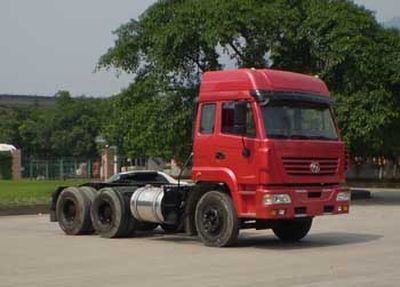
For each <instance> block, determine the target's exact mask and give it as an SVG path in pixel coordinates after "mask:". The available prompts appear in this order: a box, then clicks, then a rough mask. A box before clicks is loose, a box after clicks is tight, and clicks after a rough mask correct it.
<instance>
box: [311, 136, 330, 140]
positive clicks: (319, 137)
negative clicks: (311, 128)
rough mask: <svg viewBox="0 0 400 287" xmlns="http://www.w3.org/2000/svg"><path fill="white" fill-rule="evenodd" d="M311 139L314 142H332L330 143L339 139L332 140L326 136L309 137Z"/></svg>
mask: <svg viewBox="0 0 400 287" xmlns="http://www.w3.org/2000/svg"><path fill="white" fill-rule="evenodd" d="M309 138H310V139H313V140H330V141H334V140H337V138H331V137H326V136H309Z"/></svg>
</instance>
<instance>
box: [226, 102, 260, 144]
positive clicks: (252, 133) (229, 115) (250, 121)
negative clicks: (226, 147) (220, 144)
mask: <svg viewBox="0 0 400 287" xmlns="http://www.w3.org/2000/svg"><path fill="white" fill-rule="evenodd" d="M237 104H238V102H227V103H224V104H222V126H221V131H222V133H225V134H233V135H242V134H241V132H240V131H239V130H238V129H237V127H236V125H235V118H236V116H237V115H235V105H237ZM246 105H247V108H246V111H245V112H246V115H245V118H246V132H245V134H244V136H247V137H251V138H254V137H256V125H255V122H254V117H253V111H252V109H251V105H250V103H247V104H246Z"/></svg>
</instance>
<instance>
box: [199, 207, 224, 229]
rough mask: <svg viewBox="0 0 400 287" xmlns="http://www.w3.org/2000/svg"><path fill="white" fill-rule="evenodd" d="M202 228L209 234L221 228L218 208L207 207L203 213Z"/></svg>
mask: <svg viewBox="0 0 400 287" xmlns="http://www.w3.org/2000/svg"><path fill="white" fill-rule="evenodd" d="M203 225H204V230H205V231H206V232H207V233H209V234H215V233H217V232H218V231H219V230H220V228H221V218H220V213H219V212H218V209H216V208H212V207H210V208H207V209H206V210H205V212H204V214H203Z"/></svg>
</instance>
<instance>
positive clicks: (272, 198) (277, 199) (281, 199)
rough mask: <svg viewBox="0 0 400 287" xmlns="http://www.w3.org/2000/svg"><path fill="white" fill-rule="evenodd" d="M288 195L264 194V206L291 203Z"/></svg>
mask: <svg viewBox="0 0 400 287" xmlns="http://www.w3.org/2000/svg"><path fill="white" fill-rule="evenodd" d="M291 202H292V200H291V199H290V196H289V194H266V195H264V197H263V203H264V205H271V204H288V203H291Z"/></svg>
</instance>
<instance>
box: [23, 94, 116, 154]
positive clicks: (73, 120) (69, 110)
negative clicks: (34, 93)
mask: <svg viewBox="0 0 400 287" xmlns="http://www.w3.org/2000/svg"><path fill="white" fill-rule="evenodd" d="M108 111H109V109H108V103H107V100H105V99H92V98H85V97H80V98H71V96H70V94H69V93H68V92H66V91H60V92H59V93H58V94H57V101H56V105H55V107H53V108H36V109H33V110H32V111H31V113H30V115H29V117H27V119H26V120H24V121H23V122H22V123H21V124H20V125H19V128H18V130H19V133H20V136H21V144H20V145H21V146H22V147H23V152H24V153H25V154H29V155H31V156H34V157H39V158H49V157H75V158H93V157H96V156H97V155H98V154H97V147H96V143H95V140H94V139H95V137H96V136H98V135H99V134H100V132H101V128H102V126H103V125H104V123H105V122H106V120H107V116H108V114H109V112H108Z"/></svg>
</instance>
